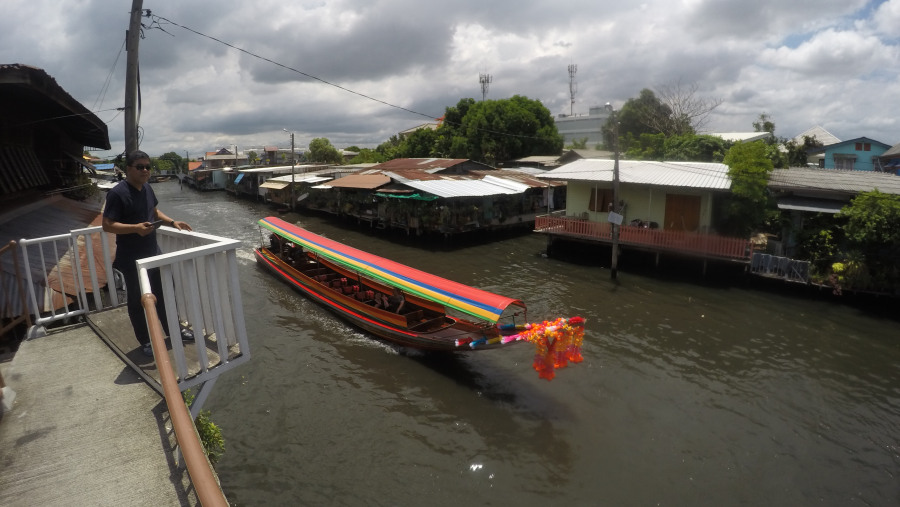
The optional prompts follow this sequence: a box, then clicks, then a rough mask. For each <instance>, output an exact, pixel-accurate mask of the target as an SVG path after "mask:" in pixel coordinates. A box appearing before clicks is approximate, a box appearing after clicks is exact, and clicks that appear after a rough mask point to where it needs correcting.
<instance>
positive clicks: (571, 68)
mask: <svg viewBox="0 0 900 507" xmlns="http://www.w3.org/2000/svg"><path fill="white" fill-rule="evenodd" d="M576 72H578V66H577V65H575V64H574V63H573V64H570V65H569V95H570V96H571V97H572V102H571V104H570V105H569V116H575V92H577V91H578V83H576V82H575V73H576Z"/></svg>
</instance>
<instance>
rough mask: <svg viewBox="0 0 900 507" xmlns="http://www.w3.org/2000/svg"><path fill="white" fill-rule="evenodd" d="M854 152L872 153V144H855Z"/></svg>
mask: <svg viewBox="0 0 900 507" xmlns="http://www.w3.org/2000/svg"><path fill="white" fill-rule="evenodd" d="M856 151H872V143H856Z"/></svg>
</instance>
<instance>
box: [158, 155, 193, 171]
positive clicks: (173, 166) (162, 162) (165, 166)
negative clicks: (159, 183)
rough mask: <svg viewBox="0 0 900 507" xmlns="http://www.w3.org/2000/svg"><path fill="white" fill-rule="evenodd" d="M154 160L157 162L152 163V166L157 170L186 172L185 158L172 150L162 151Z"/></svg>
mask: <svg viewBox="0 0 900 507" xmlns="http://www.w3.org/2000/svg"><path fill="white" fill-rule="evenodd" d="M156 160H157V164H154V168H156V169H157V170H159V171H163V172H165V171H171V172H187V160H185V159H184V158H182V157H181V155H179V154H177V153H175V152H174V151H170V152H168V153H163V154H162V155H160V156H159V157H158V158H157V159H156ZM166 161H167V162H168V163H166Z"/></svg>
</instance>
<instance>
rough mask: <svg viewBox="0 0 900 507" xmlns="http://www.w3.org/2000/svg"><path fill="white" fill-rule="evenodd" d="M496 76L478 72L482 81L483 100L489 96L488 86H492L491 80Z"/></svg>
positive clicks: (479, 79) (480, 81) (479, 80)
mask: <svg viewBox="0 0 900 507" xmlns="http://www.w3.org/2000/svg"><path fill="white" fill-rule="evenodd" d="M493 80H494V78H493V76H491V75H490V74H478V82H479V83H481V101H482V102H484V98H485V97H487V92H488V88H490V87H491V81H493Z"/></svg>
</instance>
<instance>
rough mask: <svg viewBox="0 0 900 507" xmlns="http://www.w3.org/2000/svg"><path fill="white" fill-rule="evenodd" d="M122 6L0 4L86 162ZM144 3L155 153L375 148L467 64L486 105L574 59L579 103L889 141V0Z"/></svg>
mask: <svg viewBox="0 0 900 507" xmlns="http://www.w3.org/2000/svg"><path fill="white" fill-rule="evenodd" d="M130 8H131V0H3V3H2V7H0V14H2V15H0V34H2V35H0V38H2V41H3V43H2V45H0V63H22V64H27V65H31V66H35V67H39V68H42V69H44V70H45V71H47V73H48V74H50V75H51V76H53V77H54V78H55V79H56V81H57V82H58V83H59V84H60V85H61V86H62V87H63V88H64V89H65V90H66V91H68V92H69V93H70V94H71V95H72V96H73V97H75V98H76V99H77V100H79V101H80V102H81V103H82V104H84V105H85V106H86V107H88V108H89V109H91V110H92V111H96V114H97V116H99V117H100V118H101V119H102V120H104V121H105V122H107V123H108V125H109V133H110V140H111V142H112V146H113V149H112V150H110V151H109V152H95V153H97V154H99V155H101V156H104V155H111V154H113V155H114V154H116V153H118V152H121V151H122V150H124V140H123V130H124V127H123V122H124V118H123V115H122V114H121V113H119V112H118V111H116V110H115V108H117V107H120V106H122V105H123V103H124V91H123V89H124V79H125V60H126V53H125V51H124V47H123V45H124V39H125V30H126V29H127V27H128V21H129V10H130ZM143 8H144V9H150V10H151V11H152V15H153V17H152V18H144V24H145V25H147V26H149V27H150V29H145V30H144V36H145V38H144V39H143V40H141V42H140V69H141V85H142V86H141V92H142V99H143V110H142V113H141V127H142V129H143V137H142V139H141V148H143V149H144V150H146V151H148V152H149V153H150V154H151V155H154V156H156V155H160V154H162V153H165V152H168V151H175V152H177V153H179V154H181V153H183V152H185V151H187V152H188V153H189V154H190V156H191V157H195V156H197V155H199V154H200V153H201V152H205V151H212V150H215V149H217V148H220V147H225V146H232V145H238V147H239V149H240V150H241V151H243V150H244V149H246V148H249V147H258V146H262V145H265V144H275V145H279V146H282V147H285V146H289V145H290V140H289V137H288V135H287V134H285V133H284V132H283V131H282V129H288V130H291V131H294V132H296V140H295V141H296V144H297V146H306V145H308V144H309V141H310V140H312V139H313V138H315V137H327V138H328V139H330V140H331V141H332V143H333V144H335V145H336V146H337V147H339V148H342V147H346V146H350V145H357V146H361V147H374V146H376V145H377V144H379V143H381V142H383V141H385V140H387V139H388V138H389V137H390V136H391V135H393V134H396V133H397V132H398V131H401V130H405V129H407V128H411V127H414V126H416V125H418V124H421V123H423V122H426V121H429V118H432V117H438V116H441V115H442V114H443V111H444V108H445V107H447V106H450V105H455V104H456V103H457V102H458V101H459V100H460V99H461V98H465V97H472V98H476V99H480V98H481V87H480V84H479V81H478V77H479V74H490V75H491V76H492V77H493V82H492V83H491V85H490V89H489V91H488V98H489V99H500V98H508V97H510V96H512V95H515V94H519V95H524V96H526V97H529V98H532V99H538V100H540V101H541V102H542V103H543V104H544V105H545V106H546V107H547V108H548V109H549V110H550V112H551V113H552V114H553V115H557V114H561V113H568V112H569V109H570V97H569V75H568V70H567V67H568V66H569V65H570V64H576V65H577V66H578V70H577V74H576V81H577V93H576V98H575V100H576V102H575V106H574V110H575V113H576V114H579V113H580V114H587V112H588V108H589V107H590V106H593V105H603V104H605V103H606V102H611V103H612V104H613V105H614V106H616V107H619V106H621V104H622V103H624V102H625V101H626V100H627V99H629V98H631V97H635V96H637V95H638V93H639V92H640V90H641V89H643V88H650V89H659V88H660V87H663V86H665V85H667V84H671V83H675V82H677V81H679V80H680V81H681V82H682V83H687V84H693V83H696V84H697V86H698V87H699V88H698V91H697V95H698V96H699V97H703V98H710V99H721V100H722V104H721V106H719V108H718V109H716V111H715V113H714V114H713V116H712V117H711V118H710V121H709V123H708V125H707V127H706V129H707V130H709V131H718V132H734V131H751V130H753V129H752V123H753V121H754V120H755V119H756V118H757V117H758V116H759V114H760V113H767V114H769V115H770V116H771V117H772V119H773V121H774V122H775V125H776V132H775V133H776V135H778V136H781V137H793V136H795V135H797V134H799V133H800V132H802V131H804V130H806V129H808V128H810V127H813V126H815V125H822V126H824V127H825V128H826V129H827V130H828V131H830V132H831V133H832V134H834V135H835V136H837V137H838V138H840V139H852V138H856V137H863V136H865V137H870V138H872V139H875V140H878V141H882V142H884V143H887V144H889V145H893V144H896V143H897V142H900V123H898V120H897V119H896V118H895V116H896V112H895V111H894V106H896V105H897V104H900V79H898V73H900V39H898V34H900V32H898V27H900V0H888V1H865V0H791V1H789V2H785V1H783V0H756V1H753V2H748V1H747V0H680V1H678V0H647V1H645V2H622V1H611V0H556V1H549V0H544V1H541V2H536V1H529V0H515V1H512V0H492V1H485V0H456V1H452V2H434V1H429V0H340V1H335V0H316V1H313V0H277V1H276V0H254V1H252V2H248V1H237V0H190V1H184V2H171V1H165V2H162V1H153V0H144V3H143ZM166 20H168V21H166ZM196 32H199V33H201V34H203V35H198V34H197V33H196ZM214 39H217V40H214ZM226 44H230V45H231V46H234V47H236V48H240V49H242V50H244V51H243V52H242V51H240V50H238V49H234V48H233V47H229V46H228V45H226ZM248 53H252V54H255V55H258V57H256V56H252V55H251V54H248ZM259 57H261V58H259ZM273 62H274V63H273ZM310 76H312V78H311V77H310ZM314 78H315V79H314ZM319 80H322V81H327V82H328V83H331V84H326V83H323V82H322V81H319ZM334 85H337V86H334Z"/></svg>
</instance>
